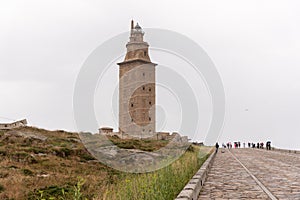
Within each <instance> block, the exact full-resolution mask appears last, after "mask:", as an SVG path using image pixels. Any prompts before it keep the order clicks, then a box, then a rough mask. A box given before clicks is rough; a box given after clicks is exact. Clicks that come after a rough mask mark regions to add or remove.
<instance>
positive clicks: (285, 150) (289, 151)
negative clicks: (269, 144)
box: [272, 147, 300, 154]
mask: <svg viewBox="0 0 300 200" xmlns="http://www.w3.org/2000/svg"><path fill="white" fill-rule="evenodd" d="M272 150H273V151H279V152H285V153H296V154H300V151H298V150H289V149H277V148H274V147H273V148H272Z"/></svg>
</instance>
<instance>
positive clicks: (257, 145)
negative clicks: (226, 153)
mask: <svg viewBox="0 0 300 200" xmlns="http://www.w3.org/2000/svg"><path fill="white" fill-rule="evenodd" d="M232 146H233V147H234V148H241V142H234V143H233V145H232V143H231V142H227V143H226V144H225V143H223V144H222V147H223V148H228V149H231V148H232ZM215 147H216V152H218V149H219V143H218V142H217V143H216V145H215ZM243 147H244V148H246V143H243ZM248 148H257V149H264V143H263V142H257V143H253V142H252V143H251V142H248ZM266 149H267V150H271V142H270V141H267V142H266Z"/></svg>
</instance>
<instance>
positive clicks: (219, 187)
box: [199, 148, 300, 199]
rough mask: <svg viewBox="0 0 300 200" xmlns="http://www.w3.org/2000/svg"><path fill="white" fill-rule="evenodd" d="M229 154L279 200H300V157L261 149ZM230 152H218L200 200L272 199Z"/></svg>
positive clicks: (240, 150) (237, 150)
mask: <svg viewBox="0 0 300 200" xmlns="http://www.w3.org/2000/svg"><path fill="white" fill-rule="evenodd" d="M230 152H231V153H232V154H233V155H234V156H235V157H236V158H237V159H238V160H239V161H240V162H241V163H242V164H243V165H244V166H245V167H246V168H247V169H248V170H249V171H250V172H251V173H252V174H253V175H254V176H255V177H256V178H257V179H258V181H259V182H261V183H262V184H263V185H264V186H265V187H266V188H267V189H268V190H269V191H270V192H271V193H272V194H273V195H274V196H275V197H276V198H278V199H300V173H299V172H300V154H293V153H286V152H277V151H267V150H260V149H247V148H246V149H231V150H230ZM230 152H229V151H227V150H226V151H225V152H224V153H222V152H221V151H219V152H218V153H217V155H216V157H215V160H214V163H213V165H212V168H211V170H210V172H209V173H208V177H207V180H206V182H205V183H204V185H203V188H202V190H201V192H200V195H199V199H270V198H269V196H268V195H267V194H266V193H265V192H264V191H263V190H262V189H261V187H260V186H259V185H258V184H257V183H256V181H255V180H254V179H253V178H252V177H251V176H250V174H249V173H248V172H247V171H246V170H245V169H244V168H243V166H242V165H241V164H240V163H239V162H237V161H236V160H235V158H234V157H233V155H232V154H231V153H230Z"/></svg>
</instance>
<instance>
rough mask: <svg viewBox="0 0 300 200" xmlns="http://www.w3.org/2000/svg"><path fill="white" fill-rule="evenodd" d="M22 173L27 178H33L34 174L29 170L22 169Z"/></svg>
mask: <svg viewBox="0 0 300 200" xmlns="http://www.w3.org/2000/svg"><path fill="white" fill-rule="evenodd" d="M22 172H23V174H24V175H25V176H32V175H33V172H32V171H31V170H29V169H22Z"/></svg>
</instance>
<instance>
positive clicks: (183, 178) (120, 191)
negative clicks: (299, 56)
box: [103, 147, 208, 200]
mask: <svg viewBox="0 0 300 200" xmlns="http://www.w3.org/2000/svg"><path fill="white" fill-rule="evenodd" d="M203 152H205V153H203ZM203 155H204V156H203ZM207 156H208V151H207V150H206V151H202V150H201V149H200V148H199V147H194V148H193V150H192V151H187V152H186V153H185V154H184V155H183V156H181V157H180V158H179V159H178V160H177V161H175V162H174V163H172V164H171V165H169V166H167V167H165V168H162V169H160V170H158V171H155V172H151V173H145V174H123V177H122V178H121V179H120V181H119V182H117V183H115V184H114V185H111V186H110V187H109V188H108V189H107V191H106V193H105V194H104V196H103V199H119V200H123V199H124V200H140V199H144V200H153V199H156V200H160V199H161V200H167V199H174V198H175V197H176V196H177V195H178V193H179V192H180V191H181V190H182V188H183V187H184V186H185V185H186V184H187V182H188V181H189V180H190V179H191V177H192V176H193V175H194V174H195V173H196V172H197V170H198V169H199V168H200V166H201V165H202V164H203V162H204V161H205V160H206V158H207Z"/></svg>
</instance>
